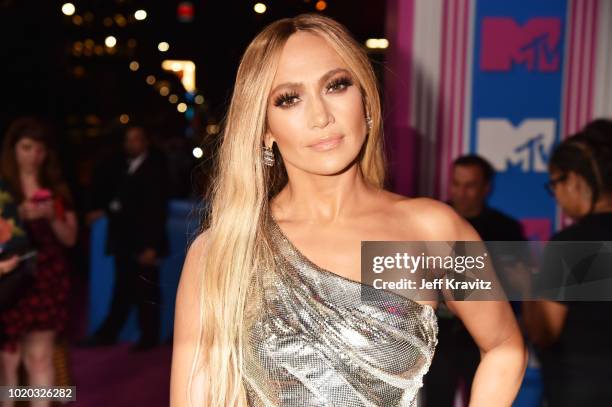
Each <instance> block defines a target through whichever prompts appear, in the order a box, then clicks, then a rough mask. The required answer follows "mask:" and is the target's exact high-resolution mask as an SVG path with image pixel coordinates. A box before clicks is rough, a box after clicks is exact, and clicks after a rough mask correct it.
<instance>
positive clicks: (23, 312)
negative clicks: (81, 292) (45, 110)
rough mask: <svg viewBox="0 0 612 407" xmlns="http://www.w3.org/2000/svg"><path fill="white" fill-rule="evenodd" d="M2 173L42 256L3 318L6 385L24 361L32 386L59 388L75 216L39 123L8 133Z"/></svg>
mask: <svg viewBox="0 0 612 407" xmlns="http://www.w3.org/2000/svg"><path fill="white" fill-rule="evenodd" d="M1 170H2V178H3V179H4V181H5V182H6V183H7V184H8V186H9V188H10V189H11V192H12V194H13V196H14V197H15V200H16V201H17V203H18V204H19V214H20V216H21V219H22V220H23V222H24V224H25V227H26V229H27V232H28V236H29V238H30V241H31V243H32V245H33V246H34V248H35V249H36V250H37V251H38V256H37V261H36V266H37V267H36V274H35V278H34V281H33V283H32V285H31V286H30V287H28V288H27V290H25V292H24V294H23V296H22V297H21V298H19V300H18V301H16V302H15V303H14V304H13V305H12V306H11V307H9V308H8V309H5V310H3V311H2V312H0V326H1V327H2V329H3V335H2V341H1V342H0V350H1V352H2V376H3V383H2V384H3V385H6V386H12V385H16V384H17V369H18V367H19V364H20V363H21V362H22V361H23V363H24V365H25V367H26V371H27V373H28V379H29V380H28V381H29V383H28V384H29V385H31V386H50V385H53V384H54V371H53V349H54V341H55V337H56V335H57V334H58V333H59V332H61V331H62V330H63V329H64V326H65V324H66V320H67V314H68V312H67V311H68V310H67V300H68V290H69V287H70V285H69V274H70V273H69V267H68V259H67V257H66V251H65V248H66V247H69V246H72V245H74V243H75V242H76V236H77V221H76V215H75V213H74V211H73V210H72V200H71V198H70V194H69V191H68V188H67V186H66V184H65V183H64V181H63V180H62V178H61V175H60V171H59V165H58V161H57V158H56V154H55V152H54V150H53V148H52V145H51V141H50V139H49V132H48V131H47V128H46V126H44V125H43V124H42V123H41V122H40V121H38V120H37V119H33V118H21V119H18V120H16V121H15V122H13V124H12V125H11V126H10V127H9V129H8V131H7V133H6V135H5V138H4V146H3V151H2V168H1ZM48 403H49V402H43V403H41V404H36V405H41V406H42V405H48ZM33 405H34V404H33Z"/></svg>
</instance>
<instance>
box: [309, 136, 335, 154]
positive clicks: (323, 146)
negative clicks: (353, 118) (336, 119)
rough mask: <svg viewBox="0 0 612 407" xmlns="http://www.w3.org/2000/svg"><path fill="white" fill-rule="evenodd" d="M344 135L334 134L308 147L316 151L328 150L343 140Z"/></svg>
mask: <svg viewBox="0 0 612 407" xmlns="http://www.w3.org/2000/svg"><path fill="white" fill-rule="evenodd" d="M343 138H344V136H334V137H330V138H327V139H325V140H321V141H319V142H317V143H315V144H311V145H309V146H308V147H310V148H312V149H313V150H315V151H327V150H331V149H333V148H335V147H337V146H338V145H339V144H340V143H341V142H342V139H343Z"/></svg>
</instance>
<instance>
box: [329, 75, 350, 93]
mask: <svg viewBox="0 0 612 407" xmlns="http://www.w3.org/2000/svg"><path fill="white" fill-rule="evenodd" d="M352 84H353V82H352V81H351V80H350V79H349V78H338V79H336V80H334V81H333V82H332V83H330V84H329V85H327V91H328V92H338V91H342V90H344V89H346V88H348V87H349V86H351V85H352Z"/></svg>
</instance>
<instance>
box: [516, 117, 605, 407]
mask: <svg viewBox="0 0 612 407" xmlns="http://www.w3.org/2000/svg"><path fill="white" fill-rule="evenodd" d="M608 123H609V122H608ZM610 130H612V126H610V125H609V124H608V126H607V128H606V126H605V122H594V123H592V124H591V125H589V126H587V127H586V128H585V129H584V130H583V131H582V132H581V133H579V134H577V135H575V136H573V137H570V138H568V139H566V140H565V141H564V142H563V143H561V144H560V145H559V146H558V147H557V148H556V149H555V150H554V152H553V154H552V156H551V159H550V162H549V172H550V181H549V183H548V186H549V187H550V189H551V192H552V193H553V194H554V197H555V199H556V201H557V203H558V204H559V206H560V207H561V208H562V210H563V212H564V213H565V214H566V215H567V216H569V217H570V218H571V219H573V220H574V221H575V223H574V224H573V225H571V226H569V227H567V228H565V229H564V230H562V231H560V232H558V233H557V234H555V235H554V236H553V237H552V238H551V240H552V241H555V242H557V243H556V244H561V243H559V242H561V241H611V240H612V131H610ZM606 132H607V133H606ZM566 244H568V245H570V246H568V247H567V248H566V249H564V250H557V251H559V252H561V253H562V254H561V255H562V256H565V255H568V253H573V252H575V250H572V246H571V243H566ZM568 256H569V255H568ZM555 258H556V257H555ZM557 260H560V259H557ZM549 261H550V262H553V261H554V260H549ZM546 264H551V263H546ZM552 264H558V263H557V262H554V263H552ZM569 264H572V263H571V262H570V263H569ZM592 270H593V269H592ZM582 271H583V270H582V269H578V270H572V272H582ZM607 271H608V272H609V270H607ZM561 272H562V268H561V266H558V267H551V266H546V267H545V268H544V273H545V274H547V275H546V278H547V279H550V280H556V279H555V278H554V276H552V275H548V274H551V273H556V274H559V273H561ZM524 307H525V317H524V319H525V324H526V327H527V330H528V333H529V336H530V337H531V339H532V340H533V342H534V343H535V344H536V345H538V346H539V348H540V350H541V354H540V356H541V359H542V371H543V378H544V392H545V397H546V398H547V399H548V402H549V405H550V406H551V407H558V406H609V405H612V388H611V387H610V376H611V375H612V348H611V347H610V344H612V303H610V302H606V301H602V302H587V301H584V302H554V301H537V302H525V303H524Z"/></svg>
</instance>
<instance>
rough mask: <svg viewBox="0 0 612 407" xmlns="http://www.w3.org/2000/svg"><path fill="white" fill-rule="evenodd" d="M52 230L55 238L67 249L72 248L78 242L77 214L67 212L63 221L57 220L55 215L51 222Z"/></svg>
mask: <svg viewBox="0 0 612 407" xmlns="http://www.w3.org/2000/svg"><path fill="white" fill-rule="evenodd" d="M50 222H51V229H53V233H54V234H55V237H57V239H58V240H59V241H60V242H61V243H62V244H63V245H64V246H66V247H72V246H74V245H75V244H76V241H77V231H78V225H77V218H76V214H75V213H74V212H72V211H68V212H66V214H65V215H64V218H63V219H60V218H57V217H55V216H54V215H53V218H52V219H51V220H50Z"/></svg>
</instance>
